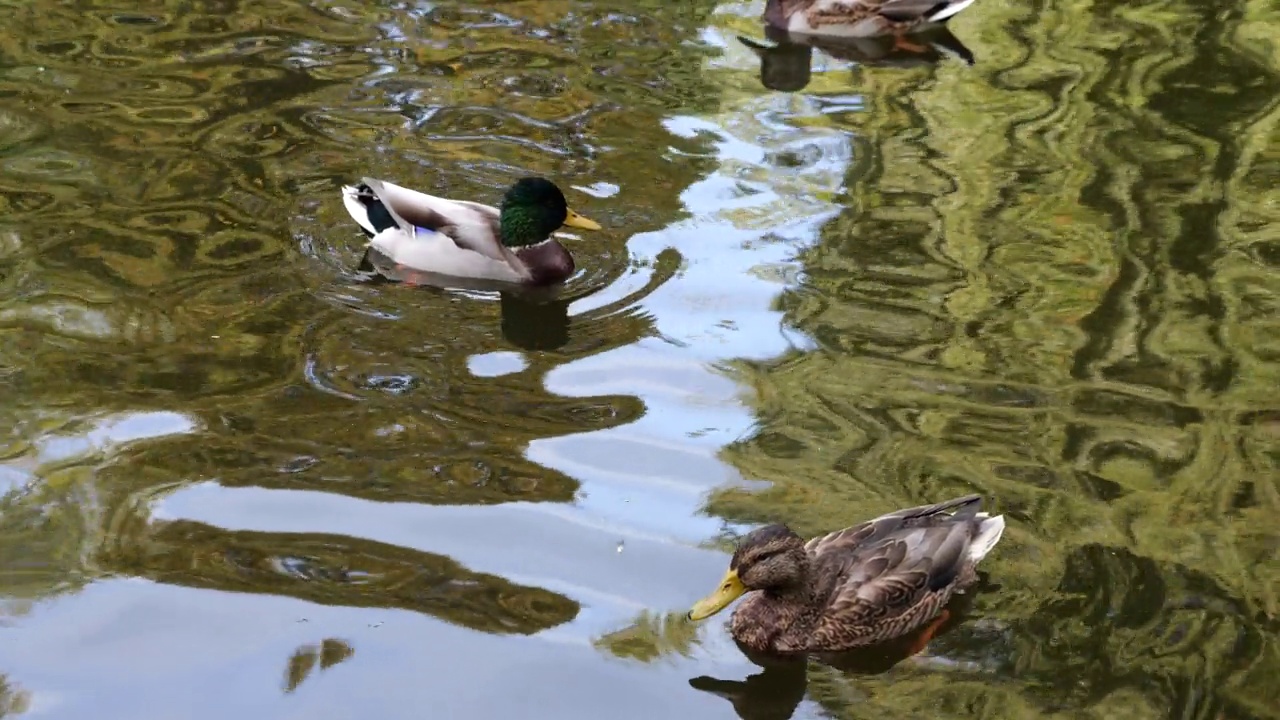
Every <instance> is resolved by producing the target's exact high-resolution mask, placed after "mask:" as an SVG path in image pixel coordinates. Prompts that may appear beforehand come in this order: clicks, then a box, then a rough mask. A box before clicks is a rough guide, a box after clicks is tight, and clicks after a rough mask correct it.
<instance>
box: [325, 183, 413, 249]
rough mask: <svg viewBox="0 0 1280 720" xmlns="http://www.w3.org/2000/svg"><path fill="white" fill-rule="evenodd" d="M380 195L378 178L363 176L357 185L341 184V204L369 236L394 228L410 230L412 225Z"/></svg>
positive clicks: (380, 188) (380, 184)
mask: <svg viewBox="0 0 1280 720" xmlns="http://www.w3.org/2000/svg"><path fill="white" fill-rule="evenodd" d="M382 195H383V193H382V182H381V181H380V180H376V179H374V178H364V179H363V180H361V182H360V184H359V185H344V186H343V188H342V204H343V205H344V206H345V207H346V208H347V213H348V214H350V215H351V217H352V219H354V220H355V221H356V223H357V224H359V225H360V227H361V228H363V229H364V231H365V233H367V234H368V235H369V236H370V237H372V236H374V235H377V234H378V233H380V232H382V231H384V230H391V229H395V228H399V229H402V230H407V231H412V227H413V226H411V225H409V223H407V222H405V220H404V218H402V217H400V215H399V214H397V213H396V211H395V210H393V209H392V208H391V206H390V205H388V204H387V203H386V202H384V201H383V199H382Z"/></svg>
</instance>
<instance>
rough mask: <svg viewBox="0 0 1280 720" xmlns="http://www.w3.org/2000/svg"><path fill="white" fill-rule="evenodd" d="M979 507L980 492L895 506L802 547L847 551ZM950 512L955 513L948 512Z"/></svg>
mask: <svg viewBox="0 0 1280 720" xmlns="http://www.w3.org/2000/svg"><path fill="white" fill-rule="evenodd" d="M980 507H982V496H981V495H965V496H964V497H958V498H955V499H954V500H947V501H945V502H940V503H934V504H933V505H920V506H917V507H913V508H906V509H904V510H896V511H894V512H891V513H887V514H885V515H881V516H880V517H878V518H875V519H873V520H868V521H866V522H864V523H861V524H859V525H854V526H853V527H848V528H845V529H844V530H837V531H835V532H833V533H831V534H829V535H823V536H820V537H816V538H814V539H812V540H810V541H809V542H807V543H805V546H804V549H805V550H807V551H808V552H809V554H810V555H813V556H815V557H818V556H821V555H825V554H827V553H848V552H850V551H851V550H853V549H854V548H857V547H860V546H864V545H874V544H875V543H878V542H879V541H881V540H884V539H885V538H887V537H889V536H890V535H892V534H893V533H895V532H897V531H899V530H902V529H903V528H910V527H927V526H930V525H936V524H938V523H945V522H950V521H952V520H953V519H954V518H959V517H973V516H974V515H976V514H977V512H978V509H979V508H980ZM952 512H954V513H955V515H954V516H953V515H951V514H950V513H952Z"/></svg>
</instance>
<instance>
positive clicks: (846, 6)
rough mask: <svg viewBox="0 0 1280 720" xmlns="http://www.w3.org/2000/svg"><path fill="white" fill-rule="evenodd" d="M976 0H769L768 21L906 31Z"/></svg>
mask: <svg viewBox="0 0 1280 720" xmlns="http://www.w3.org/2000/svg"><path fill="white" fill-rule="evenodd" d="M973 2H974V0H769V2H768V3H767V4H766V5H765V8H764V18H765V22H767V23H768V24H770V25H772V26H774V27H777V28H781V29H783V30H787V31H789V32H793V33H800V34H805V35H840V36H844V37H871V36H873V35H899V36H901V35H903V34H906V33H910V32H916V31H918V30H923V29H925V28H927V27H930V26H934V25H937V24H939V23H944V22H946V21H947V20H949V19H951V18H952V17H954V16H955V15H956V13H958V12H960V11H961V10H964V9H965V8H967V7H969V6H970V5H972V4H973Z"/></svg>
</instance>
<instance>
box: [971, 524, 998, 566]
mask: <svg viewBox="0 0 1280 720" xmlns="http://www.w3.org/2000/svg"><path fill="white" fill-rule="evenodd" d="M977 517H978V518H979V519H981V520H982V523H981V524H980V525H978V534H977V535H974V537H973V540H972V542H970V543H969V551H968V555H969V560H970V561H971V562H973V564H975V565H976V564H978V562H980V561H981V560H982V558H984V557H986V556H987V553H989V552H991V550H992V548H994V547H995V546H996V543H998V542H1000V536H1001V535H1003V534H1004V516H1003V515H996V516H995V517H989V516H987V514H986V513H978V515H977Z"/></svg>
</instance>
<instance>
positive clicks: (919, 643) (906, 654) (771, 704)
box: [689, 593, 976, 720]
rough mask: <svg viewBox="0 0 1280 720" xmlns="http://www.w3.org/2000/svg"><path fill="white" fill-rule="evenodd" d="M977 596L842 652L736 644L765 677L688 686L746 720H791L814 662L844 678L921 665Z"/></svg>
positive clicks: (702, 679) (702, 680)
mask: <svg viewBox="0 0 1280 720" xmlns="http://www.w3.org/2000/svg"><path fill="white" fill-rule="evenodd" d="M975 594H976V593H968V594H965V595H956V596H954V597H953V598H952V601H951V602H950V603H949V604H948V605H947V607H946V608H945V609H944V610H943V611H942V613H941V614H940V615H939V616H938V617H937V618H936V619H935V620H934V621H933V622H931V623H930V624H929V625H926V626H925V627H923V628H920V629H919V630H917V631H915V632H913V633H910V634H908V635H904V636H902V637H899V638H896V639H894V640H890V641H888V642H884V643H880V644H878V645H873V646H869V647H862V648H857V649H854V650H847V651H845V652H841V653H813V654H810V655H802V656H795V655H771V654H767V653H761V652H757V651H753V650H751V649H750V648H748V647H746V646H744V645H743V644H742V643H737V645H738V649H739V650H741V651H742V654H743V655H745V656H746V657H747V659H748V660H750V661H751V662H753V663H755V664H756V665H759V666H760V667H761V668H762V670H761V672H758V673H755V674H753V675H748V676H747V677H746V678H744V679H742V680H721V679H719V678H713V677H710V676H707V675H701V676H699V677H695V678H693V679H691V680H689V685H690V686H692V687H693V688H694V689H696V690H701V691H703V692H707V693H711V694H712V695H718V696H720V697H722V698H724V699H725V700H728V701H729V702H730V703H732V704H733V709H734V712H736V713H737V714H738V717H740V718H742V720H788V718H790V717H791V716H792V715H794V714H795V712H796V709H797V708H799V707H800V703H801V702H803V701H804V697H805V693H806V691H807V689H808V684H809V675H808V673H809V667H810V662H811V661H812V662H815V663H820V664H822V665H826V666H827V667H829V668H832V669H834V670H836V671H838V672H840V673H841V674H844V675H846V676H859V675H880V674H883V673H886V672H888V671H889V670H891V669H892V668H894V667H896V666H897V665H898V664H899V663H902V662H903V661H906V660H909V659H914V660H915V661H923V660H924V657H920V654H921V653H922V652H923V651H924V650H925V648H926V647H927V646H928V645H929V643H930V642H931V641H932V640H934V639H936V638H938V637H941V636H942V635H944V634H946V633H949V632H950V631H951V630H952V629H953V628H955V627H956V626H957V625H959V624H960V623H961V621H962V619H963V618H964V617H965V616H966V615H967V614H968V610H969V608H970V607H971V605H972V603H973V597H974V595H975Z"/></svg>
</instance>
